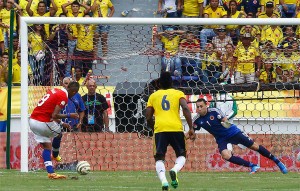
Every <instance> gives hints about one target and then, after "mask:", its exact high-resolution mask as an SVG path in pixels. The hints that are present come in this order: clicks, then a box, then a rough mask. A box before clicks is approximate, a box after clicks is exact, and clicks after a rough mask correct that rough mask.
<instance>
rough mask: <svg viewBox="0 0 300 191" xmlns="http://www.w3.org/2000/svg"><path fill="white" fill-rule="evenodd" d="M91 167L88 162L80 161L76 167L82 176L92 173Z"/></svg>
mask: <svg viewBox="0 0 300 191" xmlns="http://www.w3.org/2000/svg"><path fill="white" fill-rule="evenodd" d="M90 170H91V166H90V164H89V163H88V162H87V161H79V162H78V164H77V165H76V171H77V172H78V173H79V174H81V175H86V174H88V173H89V172H90Z"/></svg>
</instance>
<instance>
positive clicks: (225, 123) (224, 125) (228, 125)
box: [221, 121, 231, 128]
mask: <svg viewBox="0 0 300 191" xmlns="http://www.w3.org/2000/svg"><path fill="white" fill-rule="evenodd" d="M221 124H222V126H223V127H225V128H229V127H230V126H231V123H229V121H225V122H221Z"/></svg>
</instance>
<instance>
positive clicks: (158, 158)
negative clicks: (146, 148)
mask: <svg viewBox="0 0 300 191" xmlns="http://www.w3.org/2000/svg"><path fill="white" fill-rule="evenodd" d="M154 159H155V161H159V160H162V161H164V160H165V155H163V154H156V155H154Z"/></svg>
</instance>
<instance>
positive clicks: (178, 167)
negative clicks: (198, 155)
mask: <svg viewBox="0 0 300 191" xmlns="http://www.w3.org/2000/svg"><path fill="white" fill-rule="evenodd" d="M185 161H186V158H185V157H184V156H180V157H178V158H177V159H176V161H175V165H174V167H173V168H172V170H174V171H175V172H176V173H177V172H179V171H180V170H181V169H182V167H183V166H184V164H185Z"/></svg>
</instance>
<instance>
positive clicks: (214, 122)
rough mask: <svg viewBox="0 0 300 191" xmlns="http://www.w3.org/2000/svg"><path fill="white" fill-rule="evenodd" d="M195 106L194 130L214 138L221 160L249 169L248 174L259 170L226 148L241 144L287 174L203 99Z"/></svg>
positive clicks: (261, 147)
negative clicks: (201, 129)
mask: <svg viewBox="0 0 300 191" xmlns="http://www.w3.org/2000/svg"><path fill="white" fill-rule="evenodd" d="M196 106H197V115H196V116H195V117H194V119H193V122H194V129H195V130H200V128H204V129H205V130H206V131H208V132H209V133H210V134H212V135H213V136H214V137H215V139H216V142H217V144H218V148H219V152H220V153H221V156H222V158H223V159H225V160H227V161H229V162H231V163H234V164H237V165H241V166H246V167H250V168H251V171H250V173H251V174H253V173H255V172H256V171H257V170H258V169H259V168H260V167H259V165H257V164H254V163H251V162H249V161H246V160H244V159H242V158H240V157H238V156H234V155H232V152H231V148H228V145H230V143H231V144H235V145H237V144H242V145H244V146H245V147H247V148H249V149H252V150H254V151H257V152H259V153H260V154H261V155H262V156H264V157H267V158H268V159H270V160H272V161H274V162H275V163H276V164H277V166H278V167H279V168H280V170H281V172H282V173H283V174H286V173H288V170H287V168H286V167H285V165H284V164H283V163H282V162H281V161H280V160H279V159H277V158H276V157H275V156H274V155H272V154H271V153H270V151H268V150H267V149H266V148H265V147H263V146H262V145H258V144H257V143H255V142H254V141H253V140H252V139H251V138H250V137H248V136H247V135H246V134H245V133H244V132H242V131H241V130H240V129H239V128H238V127H237V126H236V125H234V124H231V123H230V122H229V121H228V120H227V117H226V116H225V115H224V114H223V113H222V111H221V110H219V109H217V108H208V107H207V101H206V100H205V99H203V98H200V99H198V100H197V102H196Z"/></svg>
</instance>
